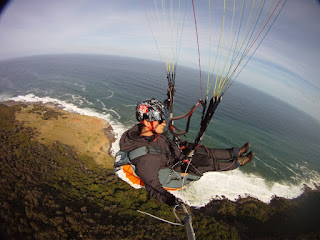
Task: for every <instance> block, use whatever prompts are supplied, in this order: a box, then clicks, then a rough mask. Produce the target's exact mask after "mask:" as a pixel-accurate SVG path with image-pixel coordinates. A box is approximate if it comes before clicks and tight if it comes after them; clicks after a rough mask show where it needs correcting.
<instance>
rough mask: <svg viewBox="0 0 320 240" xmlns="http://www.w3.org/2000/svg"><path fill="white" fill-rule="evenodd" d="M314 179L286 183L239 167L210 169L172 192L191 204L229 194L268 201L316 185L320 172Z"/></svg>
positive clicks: (237, 197)
mask: <svg viewBox="0 0 320 240" xmlns="http://www.w3.org/2000/svg"><path fill="white" fill-rule="evenodd" d="M313 174H315V175H314V176H313V178H312V179H313V180H309V181H305V182H301V183H300V184H298V185H288V184H286V183H277V182H275V183H272V184H271V183H268V182H267V181H266V180H265V179H263V178H260V177H258V176H256V175H253V174H246V173H243V172H241V171H240V170H239V169H236V170H233V171H228V172H209V173H205V174H204V176H203V177H202V178H201V179H200V180H198V181H196V182H193V183H192V184H190V185H189V186H187V187H185V188H184V189H182V190H179V191H173V192H172V193H173V194H174V195H175V196H177V197H179V198H181V199H183V200H184V201H185V202H186V203H188V204H189V205H190V206H195V207H202V206H205V205H206V204H208V203H209V202H210V201H211V200H212V199H221V198H223V197H226V198H228V199H230V200H232V201H236V200H237V199H239V197H248V196H251V197H254V198H256V199H259V200H260V201H263V202H266V203H269V202H270V201H271V200H272V198H273V197H274V196H278V197H284V198H287V199H293V198H296V197H298V196H300V195H301V194H302V193H303V191H304V185H307V186H308V187H310V188H311V189H315V184H319V183H320V176H319V174H317V173H316V172H314V173H313Z"/></svg>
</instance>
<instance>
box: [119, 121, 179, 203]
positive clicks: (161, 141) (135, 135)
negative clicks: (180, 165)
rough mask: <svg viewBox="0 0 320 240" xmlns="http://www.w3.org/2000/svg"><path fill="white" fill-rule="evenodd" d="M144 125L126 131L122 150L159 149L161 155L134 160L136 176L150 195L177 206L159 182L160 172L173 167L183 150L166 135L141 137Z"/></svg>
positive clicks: (173, 198)
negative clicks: (145, 147) (150, 147)
mask: <svg viewBox="0 0 320 240" xmlns="http://www.w3.org/2000/svg"><path fill="white" fill-rule="evenodd" d="M141 129H142V124H137V125H135V126H134V127H132V128H131V129H129V130H128V131H126V132H125V133H124V134H123V135H122V137H121V139H120V150H121V151H124V152H129V151H132V150H134V149H136V148H138V147H142V146H152V147H157V148H158V149H160V150H161V153H160V154H151V153H150V154H147V155H144V156H141V157H138V158H136V159H133V160H132V163H133V164H134V165H135V166H136V174H137V175H138V176H139V177H140V178H141V180H142V181H143V182H144V184H145V187H146V190H147V191H148V193H149V194H150V195H151V196H152V197H154V198H155V199H157V200H159V201H160V202H164V203H167V204H168V205H174V204H175V197H174V196H173V195H172V194H171V193H169V192H168V191H166V190H165V189H164V188H163V187H162V185H161V184H160V182H159V179H158V172H159V170H160V169H162V168H168V167H171V166H172V165H173V164H174V163H175V162H176V161H178V159H179V158H180V157H181V154H182V153H181V150H180V148H179V147H178V146H176V144H175V143H174V142H173V141H171V140H170V139H168V138H167V137H166V136H165V135H162V134H160V135H158V134H157V135H153V136H150V137H146V136H140V133H141Z"/></svg>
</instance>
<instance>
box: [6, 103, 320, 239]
mask: <svg viewBox="0 0 320 240" xmlns="http://www.w3.org/2000/svg"><path fill="white" fill-rule="evenodd" d="M82 117H83V118H82ZM78 118H82V119H81V120H80V121H78V120H77V119H78ZM50 120H51V123H50V122H49V121H50ZM46 121H47V122H46ZM78 123H82V124H80V125H78V126H79V128H77V127H76V126H77V124H78ZM89 124H92V125H90V127H88V126H89ZM103 124H105V123H101V122H98V121H97V119H95V118H89V117H85V116H79V115H72V114H67V113H65V112H62V111H60V110H58V109H55V108H50V107H49V108H48V106H41V105H38V106H33V107H30V106H28V105H24V104H22V105H21V104H20V105H14V106H12V107H8V106H5V105H3V104H0V223H1V224H0V232H1V233H2V235H3V236H2V237H3V238H5V239H185V238H186V237H185V231H184V228H182V227H177V226H171V225H168V224H166V223H163V222H159V221H158V220H155V219H153V218H150V217H148V216H145V215H141V214H140V213H138V212H137V211H136V210H142V211H145V212H149V213H151V214H154V215H156V216H159V217H162V218H165V219H167V220H169V221H174V220H175V219H174V216H173V214H172V209H171V208H169V207H168V206H166V205H165V204H161V203H159V202H157V201H156V200H154V199H149V198H148V196H147V194H146V191H145V190H143V189H142V190H135V189H133V188H131V187H130V186H129V185H128V184H126V183H124V182H123V181H121V180H119V179H118V178H117V177H116V176H115V175H114V174H113V170H112V169H110V168H109V166H110V164H111V163H113V159H112V158H111V157H110V156H106V157H102V158H99V156H101V155H103V153H101V152H104V153H105V152H106V151H101V147H102V146H105V145H104V144H105V143H107V142H108V141H107V140H106V139H104V140H101V139H103V138H104V137H105V136H102V135H101V134H100V133H99V131H100V132H101V127H102V126H103ZM85 128H88V129H91V130H92V132H83V131H85V130H84V129H85ZM105 131H106V130H105ZM53 133H56V134H53ZM72 134H74V135H72ZM86 134H88V136H86ZM70 136H72V137H70ZM74 138H77V141H75V140H74ZM100 140H101V141H100ZM85 145H86V146H85ZM103 156H104V155H103ZM97 159H98V160H97ZM319 202H320V194H319V192H318V191H307V192H306V193H305V194H304V195H303V196H301V197H299V198H297V199H294V200H286V199H282V198H274V199H273V200H272V202H271V204H265V203H262V202H260V201H258V200H256V199H250V198H246V199H241V200H239V201H238V202H236V203H235V202H231V201H229V200H221V201H213V202H211V203H210V204H208V206H206V207H205V208H201V209H200V210H196V209H191V211H192V214H193V224H194V230H195V233H196V236H197V239H319V238H320V230H319V229H320V228H319V223H320V209H319Z"/></svg>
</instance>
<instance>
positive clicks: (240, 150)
mask: <svg viewBox="0 0 320 240" xmlns="http://www.w3.org/2000/svg"><path fill="white" fill-rule="evenodd" d="M249 148H250V143H249V142H247V143H245V144H244V145H243V146H242V147H241V148H239V156H241V155H242V154H244V153H246V152H247V151H248V150H249Z"/></svg>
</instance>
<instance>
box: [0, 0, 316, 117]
mask: <svg viewBox="0 0 320 240" xmlns="http://www.w3.org/2000/svg"><path fill="white" fill-rule="evenodd" d="M175 1H177V0H175ZM238 1H240V0H238ZM271 1H272V0H268V1H267V2H271ZM143 2H144V4H143ZM149 2H150V1H147V0H144V1H142V0H119V1H114V0H112V1H111V0H90V1H89V0H68V1H62V0H55V1H51V0H50V1H49V0H13V1H11V2H9V4H8V5H7V7H6V9H5V10H4V11H3V12H2V14H1V16H0V42H1V45H0V59H7V58H13V57H20V56H28V55H38V54H56V53H96V54H112V55H121V56H130V57H139V58H147V59H153V60H159V61H160V60H161V59H160V57H159V53H158V51H157V48H156V44H155V42H154V39H153V36H152V32H151V31H150V27H149V25H148V21H147V18H146V15H145V9H146V11H147V12H148V11H149ZM215 2H217V1H215ZM218 2H219V1H218ZM220 2H222V1H220ZM229 2H230V0H229ZM257 2H258V1H257ZM195 3H196V9H197V14H198V15H197V18H198V27H199V37H200V51H201V56H202V57H203V56H205V55H206V53H207V52H208V45H207V44H206V43H204V41H203V39H204V38H201V37H202V36H204V35H206V33H207V32H208V31H207V30H208V29H207V28H209V24H208V18H206V16H205V14H202V13H203V12H204V11H206V10H207V8H208V1H205V0H195ZM182 4H184V3H182ZM186 14H187V15H186V18H185V24H184V30H183V37H182V41H181V48H180V54H179V64H181V65H186V66H189V67H193V68H198V55H197V45H196V35H195V27H194V22H193V15H192V14H193V13H192V6H191V4H189V5H188V8H187V12H186ZM181 16H184V15H183V14H181ZM149 21H150V22H151V25H152V24H153V20H152V14H151V13H150V14H149ZM319 23H320V4H319V1H316V0H303V1H302V0H288V1H287V3H286V5H285V7H284V9H283V10H282V12H281V14H280V15H279V17H278V19H277V21H276V22H275V24H274V26H273V28H272V29H271V30H270V32H269V33H268V35H267V37H266V38H265V40H264V41H263V43H262V45H261V46H260V47H259V48H258V50H257V52H256V53H255V55H254V57H253V58H252V59H251V61H250V62H249V63H248V65H247V66H246V67H245V69H244V70H243V71H242V72H241V74H240V75H239V77H238V78H237V81H240V82H243V83H246V84H249V85H251V86H253V87H255V88H258V89H262V90H264V91H266V92H268V93H269V94H271V95H274V96H276V97H278V98H281V99H282V100H284V101H286V102H288V103H290V104H292V105H294V106H296V107H298V108H299V109H301V110H303V111H305V112H307V113H309V114H310V115H312V116H314V117H315V118H317V119H318V120H319V121H320V67H319V63H320V44H319V43H320V24H319ZM157 30H158V29H157V28H154V26H153V31H154V34H155V35H156V36H157ZM159 45H160V44H159ZM201 61H202V64H203V68H205V65H206V63H205V61H204V60H203V58H201Z"/></svg>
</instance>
